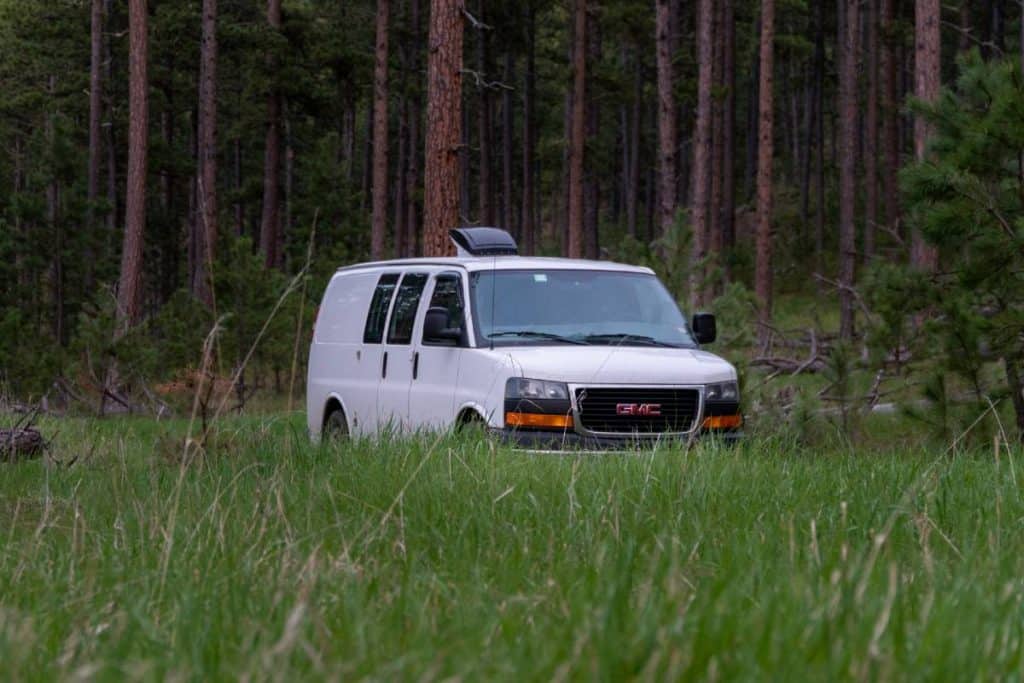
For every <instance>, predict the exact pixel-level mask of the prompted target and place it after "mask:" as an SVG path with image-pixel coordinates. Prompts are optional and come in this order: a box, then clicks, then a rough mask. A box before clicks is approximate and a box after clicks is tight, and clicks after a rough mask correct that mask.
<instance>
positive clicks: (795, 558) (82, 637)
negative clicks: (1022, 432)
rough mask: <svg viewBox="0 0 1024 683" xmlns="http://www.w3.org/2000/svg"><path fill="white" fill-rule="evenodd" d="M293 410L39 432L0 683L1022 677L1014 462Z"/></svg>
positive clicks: (0, 613)
mask: <svg viewBox="0 0 1024 683" xmlns="http://www.w3.org/2000/svg"><path fill="white" fill-rule="evenodd" d="M301 425H302V418H301V416H298V415H296V416H294V417H289V418H284V417H273V416H266V417H259V418H237V419H232V420H227V421H225V422H223V423H222V428H221V430H220V432H219V433H218V435H217V438H216V441H215V446H214V447H213V449H212V450H211V452H210V453H209V454H208V456H207V457H206V458H205V459H203V460H201V461H198V462H193V463H191V464H189V465H187V466H184V467H183V466H181V465H180V464H179V463H180V459H179V458H178V453H179V450H178V445H177V444H178V439H180V438H181V436H182V434H183V433H184V429H185V426H184V424H183V423H173V422H172V423H166V422H164V423H157V422H154V421H150V420H141V419H140V420H123V421H113V420H111V421H106V422H96V421H85V420H82V421H76V420H64V421H60V422H55V421H54V422H47V423H45V424H44V428H46V429H47V430H48V431H51V432H52V431H55V430H56V431H57V432H58V435H57V437H56V448H55V455H56V456H57V457H59V458H61V459H69V458H71V457H73V456H75V455H78V456H79V459H78V460H77V461H76V462H75V463H74V464H73V465H71V466H66V465H64V466H61V465H52V464H51V465H50V466H47V465H46V464H44V463H43V462H39V461H36V462H27V463H19V464H14V465H3V466H0V519H2V520H3V522H4V523H3V524H2V525H0V675H2V677H3V678H4V679H7V680H10V679H12V678H13V679H43V680H49V679H52V678H54V677H59V678H71V677H74V676H76V675H78V676H84V677H87V678H93V677H95V678H100V679H108V680H110V679H122V678H130V679H166V678H175V679H193V680H205V679H234V678H238V677H248V678H253V679H279V680H295V679H296V678H297V677H315V678H344V679H353V678H355V679H361V678H373V679H381V680H394V679H413V678H415V679H420V678H423V679H427V680H430V679H440V678H446V677H450V676H456V677H463V678H468V679H478V680H479V679H484V680H489V679H504V680H524V679H545V680H546V679H553V678H554V679H563V678H567V679H575V680H591V679H598V680H620V679H623V678H632V677H636V678H640V679H648V680H650V679H653V680H672V679H679V678H688V679H689V678H695V679H706V678H707V679H711V678H727V679H735V678H742V679H749V678H773V679H783V680H786V679H793V680H800V679H803V678H808V677H814V678H816V679H819V680H821V679H826V680H827V679H834V678H857V679H878V678H882V679H892V678H907V677H911V678H922V679H927V678H945V679H953V680H964V679H973V678H996V677H1003V676H1007V675H1019V673H1020V671H1021V670H1022V667H1024V659H1022V653H1024V643H1022V638H1024V578H1022V576H1024V573H1022V570H1024V559H1022V558H1024V497H1022V495H1021V489H1020V484H1021V483H1024V470H1021V469H1020V465H1021V463H1022V462H1024V456H1022V454H1021V453H1020V452H1019V451H1015V452H1014V453H1013V454H1012V457H1011V454H1010V453H1009V452H1006V451H1003V452H1002V454H1001V455H1000V457H999V459H998V460H997V459H996V458H995V454H994V453H993V452H992V450H991V449H989V450H988V451H978V452H974V453H958V452H945V453H943V452H942V451H941V450H937V449H931V450H929V451H928V452H922V451H913V450H909V449H904V450H901V451H889V452H879V453H876V454H871V455H868V454H866V453H856V452H850V451H843V450H834V451H831V452H819V453H816V454H813V455H812V454H810V453H809V452H807V451H805V450H803V449H801V448H799V447H797V446H795V445H791V444H788V443H787V442H786V441H785V440H782V439H763V440H751V441H749V442H747V443H745V444H743V445H742V446H740V447H738V448H732V449H730V448H718V447H716V446H714V445H713V444H708V445H703V446H700V447H698V448H696V449H693V450H690V451H689V452H684V451H682V450H679V449H674V450H661V451H656V452H651V453H643V454H636V455H610V454H606V455H588V456H571V455H568V456H551V455H536V454H534V455H531V454H524V453H518V452H513V451H510V450H507V449H504V448H496V447H494V446H493V445H492V444H490V443H489V442H486V441H482V440H479V439H474V438H461V439H460V438H455V437H446V438H441V439H434V440H431V439H421V440H415V439H414V440H408V441H398V442H388V443H383V444H371V443H357V444H349V445H347V446H343V447H341V448H318V447H314V446H311V445H309V444H308V442H307V441H306V439H305V436H304V434H303V430H302V426H301Z"/></svg>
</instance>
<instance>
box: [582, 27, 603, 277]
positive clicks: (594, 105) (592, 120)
mask: <svg viewBox="0 0 1024 683" xmlns="http://www.w3.org/2000/svg"><path fill="white" fill-rule="evenodd" d="M586 59H587V63H588V64H593V65H596V64H597V63H598V62H599V61H600V60H601V31H600V26H599V25H598V21H597V17H596V16H595V15H593V14H588V16H587V55H586ZM587 81H588V83H587V93H586V98H585V102H586V134H585V137H584V143H583V146H584V148H586V145H587V141H596V140H597V139H598V136H599V135H600V126H601V105H600V103H599V101H598V99H597V95H596V93H597V88H596V87H595V86H594V84H595V82H596V79H595V77H594V69H591V70H590V71H589V72H588V74H587ZM590 158H593V157H590ZM594 166H595V164H594V163H593V161H591V162H589V163H587V164H586V168H585V169H584V171H583V255H584V256H586V257H587V258H589V259H597V258H598V255H599V253H600V250H601V244H600V239H599V235H598V223H599V221H598V215H599V212H600V204H601V198H600V185H599V179H598V174H597V170H596V169H595V168H594Z"/></svg>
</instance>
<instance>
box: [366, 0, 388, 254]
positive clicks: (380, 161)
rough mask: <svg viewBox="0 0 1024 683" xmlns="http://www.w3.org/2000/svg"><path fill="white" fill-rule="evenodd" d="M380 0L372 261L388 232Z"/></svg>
mask: <svg viewBox="0 0 1024 683" xmlns="http://www.w3.org/2000/svg"><path fill="white" fill-rule="evenodd" d="M388 2H389V0H377V40H376V49H375V55H376V61H375V63H374V68H373V221H372V226H371V228H370V258H371V259H373V260H374V261H379V260H380V259H382V258H384V237H385V235H386V233H387V229H388V18H389V17H388V12H389V7H388Z"/></svg>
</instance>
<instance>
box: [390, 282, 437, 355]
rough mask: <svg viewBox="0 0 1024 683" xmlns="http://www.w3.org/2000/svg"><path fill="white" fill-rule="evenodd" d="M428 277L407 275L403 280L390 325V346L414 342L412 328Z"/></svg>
mask: <svg viewBox="0 0 1024 683" xmlns="http://www.w3.org/2000/svg"><path fill="white" fill-rule="evenodd" d="M428 277H429V276H428V275H427V274H426V273H407V274H406V276H405V277H403V278H402V286H401V287H399V288H398V300H397V301H396V302H395V310H393V311H392V312H391V324H390V325H388V344H408V343H409V342H411V341H412V326H413V323H415V322H416V310H417V309H418V308H419V306H420V296H422V294H423V287H424V286H425V285H426V284H427V278H428Z"/></svg>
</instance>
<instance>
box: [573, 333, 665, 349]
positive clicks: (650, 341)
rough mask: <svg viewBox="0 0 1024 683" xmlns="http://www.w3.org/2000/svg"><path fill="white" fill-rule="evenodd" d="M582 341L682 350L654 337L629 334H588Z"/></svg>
mask: <svg viewBox="0 0 1024 683" xmlns="http://www.w3.org/2000/svg"><path fill="white" fill-rule="evenodd" d="M584 339H585V340H586V341H588V342H619V343H620V344H623V343H626V342H632V343H636V344H644V345H646V346H664V347H666V348H670V349H678V348H682V347H680V346H679V345H678V344H670V343H669V342H663V341H659V340H658V339H655V338H654V337H648V336H645V335H642V334H629V333H628V332H623V333H619V334H588V335H587V336H586V337H584Z"/></svg>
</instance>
